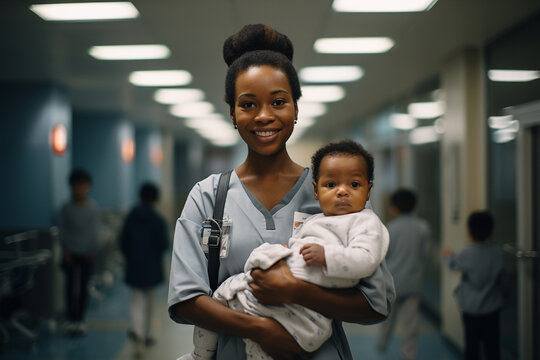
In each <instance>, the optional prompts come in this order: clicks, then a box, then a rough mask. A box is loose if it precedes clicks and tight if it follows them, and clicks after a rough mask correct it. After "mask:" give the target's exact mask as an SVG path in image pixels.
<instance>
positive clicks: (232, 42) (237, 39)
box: [223, 24, 302, 108]
mask: <svg viewBox="0 0 540 360" xmlns="http://www.w3.org/2000/svg"><path fill="white" fill-rule="evenodd" d="M293 52H294V50H293V45H292V42H291V40H290V39H289V38H288V37H287V36H286V35H284V34H281V33H279V32H277V31H276V30H274V29H273V28H272V27H270V26H268V25H263V24H256V25H245V26H244V27H243V28H242V29H240V31H238V32H237V33H235V34H233V35H231V36H230V37H228V38H227V39H226V40H225V42H224V43H223V59H224V60H225V62H226V63H227V65H228V66H229V70H228V71H227V76H226V78H225V102H226V103H227V104H228V105H229V106H230V107H231V108H233V107H234V105H235V97H236V96H235V95H236V94H235V90H236V89H235V88H236V78H237V77H238V74H240V73H241V72H243V71H245V70H247V69H248V68H249V67H251V66H261V65H270V66H272V67H275V68H277V69H280V70H282V71H283V72H284V73H285V75H286V76H287V79H288V80H289V85H290V86H291V90H292V97H293V100H294V101H295V102H296V101H298V99H300V96H302V92H301V90H300V81H299V80H298V74H297V73H296V70H295V68H294V66H293V65H292V59H293Z"/></svg>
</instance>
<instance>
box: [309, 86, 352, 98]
mask: <svg viewBox="0 0 540 360" xmlns="http://www.w3.org/2000/svg"><path fill="white" fill-rule="evenodd" d="M344 97H345V90H344V89H343V88H342V87H341V86H338V85H312V86H302V100H303V101H306V102H334V101H339V100H341V99H343V98H344Z"/></svg>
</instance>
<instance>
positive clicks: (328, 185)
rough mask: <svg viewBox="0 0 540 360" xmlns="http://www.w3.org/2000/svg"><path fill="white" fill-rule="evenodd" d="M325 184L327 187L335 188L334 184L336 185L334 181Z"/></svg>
mask: <svg viewBox="0 0 540 360" xmlns="http://www.w3.org/2000/svg"><path fill="white" fill-rule="evenodd" d="M324 186H325V187H327V188H333V187H334V186H336V184H335V183H333V182H329V183H326V185H324Z"/></svg>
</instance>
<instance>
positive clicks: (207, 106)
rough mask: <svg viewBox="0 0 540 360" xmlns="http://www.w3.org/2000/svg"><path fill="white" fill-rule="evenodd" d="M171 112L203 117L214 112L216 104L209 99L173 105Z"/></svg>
mask: <svg viewBox="0 0 540 360" xmlns="http://www.w3.org/2000/svg"><path fill="white" fill-rule="evenodd" d="M169 112H170V113H171V114H172V115H174V116H177V117H186V118H189V117H202V116H205V115H209V114H212V113H213V112H214V105H212V104H211V103H209V102H207V101H198V102H194V103H185V104H176V105H172V106H171V108H170V110H169Z"/></svg>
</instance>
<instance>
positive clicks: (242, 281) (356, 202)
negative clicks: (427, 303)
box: [178, 141, 389, 360]
mask: <svg viewBox="0 0 540 360" xmlns="http://www.w3.org/2000/svg"><path fill="white" fill-rule="evenodd" d="M373 168H374V161H373V156H372V155H371V154H370V153H369V152H368V151H366V150H365V149H364V147H363V146H362V145H360V144H358V143H356V142H353V141H341V142H337V143H330V144H328V145H326V146H324V147H322V148H320V149H319V150H318V151H317V152H316V153H315V155H313V157H312V172H313V187H314V197H315V199H316V200H318V201H319V205H320V207H321V210H322V213H319V214H315V215H311V216H309V217H307V218H306V219H305V220H304V221H303V222H302V223H301V224H299V225H298V227H297V228H296V229H295V234H294V235H293V237H291V238H290V239H289V243H288V247H285V246H283V245H282V244H269V243H263V244H262V245H261V246H259V247H257V248H255V249H254V250H253V251H252V252H251V254H250V256H249V258H248V260H247V262H246V265H245V267H244V268H245V272H244V273H240V274H236V275H233V276H231V277H229V278H228V279H227V280H225V281H224V282H223V283H222V284H221V285H220V287H219V288H218V289H217V290H216V291H215V293H214V295H213V297H214V298H215V299H217V300H218V301H220V302H221V303H223V304H225V305H227V306H229V307H231V308H233V309H235V310H236V311H243V312H245V313H249V314H250V315H257V316H267V317H271V318H273V319H275V320H277V321H279V323H280V324H281V325H283V327H284V328H285V329H287V331H288V332H289V333H290V334H291V335H292V336H293V337H294V339H295V340H296V341H297V342H298V344H299V345H300V346H301V347H302V348H303V349H304V350H306V351H308V352H313V351H315V350H317V349H318V348H319V347H320V346H321V345H322V344H323V343H324V342H325V341H326V340H328V338H329V337H330V336H331V332H332V320H331V319H328V318H326V317H324V316H322V315H321V314H319V313H318V312H315V311H313V310H310V309H308V308H305V307H303V306H300V305H297V304H290V305H289V304H284V305H283V306H264V305H262V304H260V303H258V302H257V300H256V298H255V297H254V296H253V292H252V291H251V288H250V287H249V285H248V283H249V282H250V280H251V275H250V271H251V270H252V269H255V268H260V269H268V268H269V267H271V266H272V265H273V264H275V263H276V262H277V261H279V260H281V259H285V258H286V260H287V265H288V266H289V268H290V270H291V272H292V274H293V275H294V276H295V277H297V278H299V279H301V280H304V281H307V282H310V283H313V284H316V285H318V286H323V287H326V288H332V289H336V288H351V287H354V286H356V285H358V282H359V281H360V279H361V278H364V277H368V276H371V275H372V274H373V273H374V272H375V270H376V269H377V268H378V267H379V265H380V263H381V262H382V261H383V260H384V257H385V255H386V251H387V249H388V242H389V235H388V231H387V230H386V228H385V227H384V225H383V223H382V222H381V220H380V219H379V217H378V216H377V215H376V214H375V213H374V212H373V210H371V209H366V208H365V206H366V203H367V201H368V200H369V195H370V191H371V187H372V186H373ZM295 227H296V225H295ZM381 296H382V294H381ZM217 341H218V334H217V333H214V332H211V331H208V330H205V329H203V328H200V327H195V329H194V335H193V343H194V345H195V349H194V350H193V352H192V353H190V354H186V355H184V356H182V357H180V358H179V359H178V360H203V359H207V360H209V359H212V358H213V357H214V354H215V351H216V347H217ZM244 341H245V343H246V355H247V358H249V359H254V360H255V359H257V360H262V359H269V356H268V355H267V354H266V353H264V352H263V351H262V349H261V348H260V347H259V346H258V345H257V344H256V343H254V342H253V341H251V340H249V339H246V340H244Z"/></svg>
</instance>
